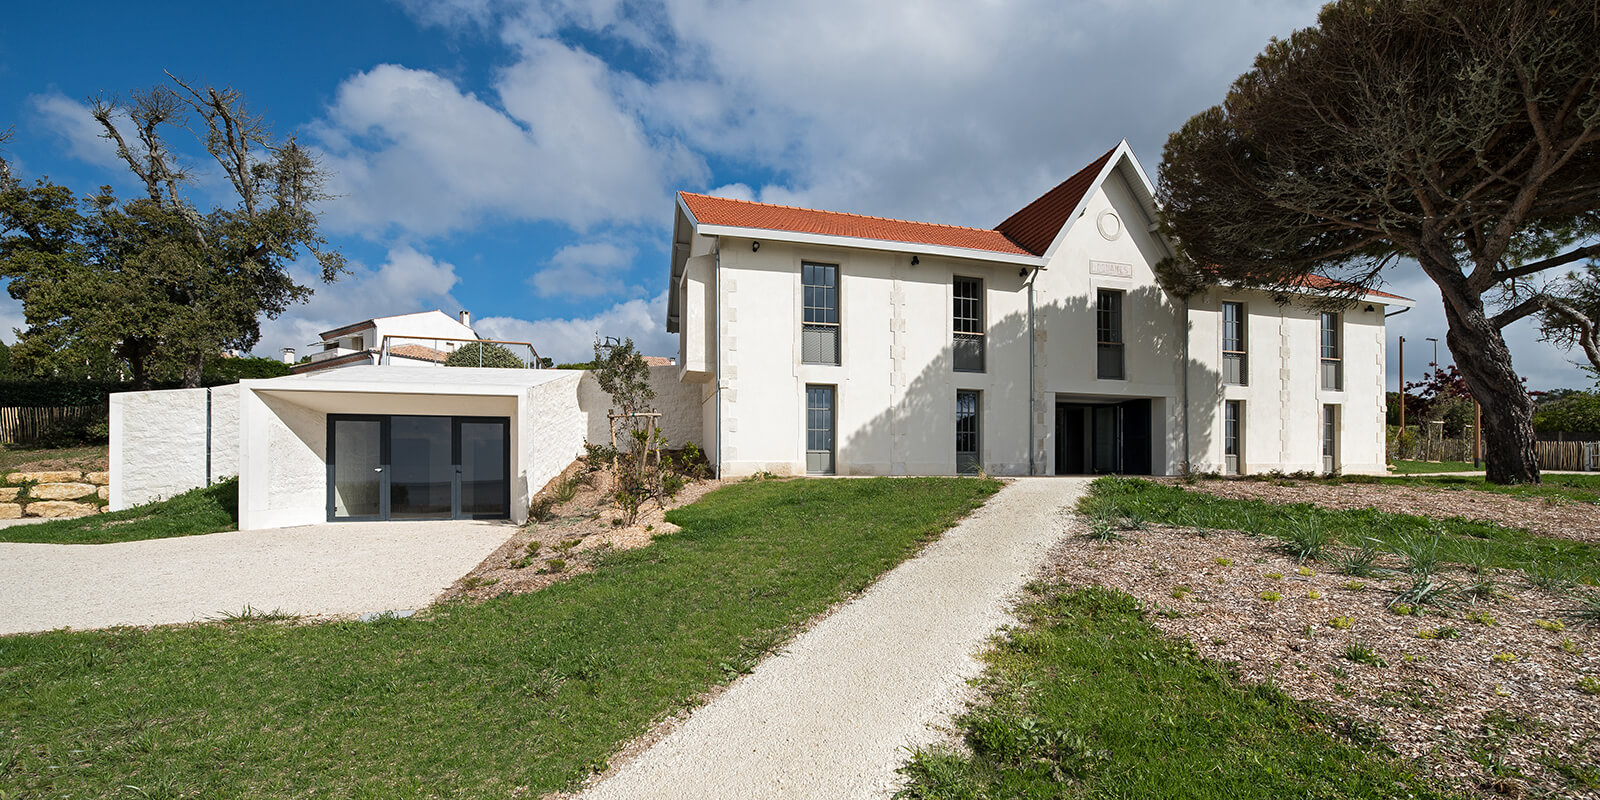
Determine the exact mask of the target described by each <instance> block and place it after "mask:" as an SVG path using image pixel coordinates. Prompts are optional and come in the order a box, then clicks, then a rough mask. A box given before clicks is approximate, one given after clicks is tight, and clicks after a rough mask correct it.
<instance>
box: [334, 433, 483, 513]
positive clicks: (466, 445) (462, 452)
mask: <svg viewBox="0 0 1600 800" xmlns="http://www.w3.org/2000/svg"><path fill="white" fill-rule="evenodd" d="M510 467H511V446H510V420H508V419H506V418H504V417H435V416H422V415H395V416H385V415H351V414H331V415H329V417H328V519H330V520H359V519H376V520H385V519H503V518H505V517H509V516H510V515H511V513H510V512H511V469H510Z"/></svg>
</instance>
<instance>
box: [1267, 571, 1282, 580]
mask: <svg viewBox="0 0 1600 800" xmlns="http://www.w3.org/2000/svg"><path fill="white" fill-rule="evenodd" d="M1267 580H1273V581H1281V580H1283V574H1282V573H1279V572H1269V573H1267Z"/></svg>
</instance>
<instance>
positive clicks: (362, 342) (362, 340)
mask: <svg viewBox="0 0 1600 800" xmlns="http://www.w3.org/2000/svg"><path fill="white" fill-rule="evenodd" d="M366 347H367V339H366V337H365V336H352V337H350V349H351V350H365V349H366Z"/></svg>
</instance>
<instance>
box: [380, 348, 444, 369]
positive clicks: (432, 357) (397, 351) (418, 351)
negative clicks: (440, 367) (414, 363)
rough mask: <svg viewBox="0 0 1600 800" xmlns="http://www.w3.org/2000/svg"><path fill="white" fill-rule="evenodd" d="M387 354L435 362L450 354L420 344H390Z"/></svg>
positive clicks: (441, 360)
mask: <svg viewBox="0 0 1600 800" xmlns="http://www.w3.org/2000/svg"><path fill="white" fill-rule="evenodd" d="M389 355H391V356H400V357H401V358H415V359H418V360H420V361H432V362H434V363H436V364H437V363H441V362H443V361H444V360H445V359H446V358H449V357H450V354H449V353H446V352H445V351H443V350H435V349H433V348H431V347H424V346H422V345H420V344H397V345H391V346H390V347H389Z"/></svg>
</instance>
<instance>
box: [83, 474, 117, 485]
mask: <svg viewBox="0 0 1600 800" xmlns="http://www.w3.org/2000/svg"><path fill="white" fill-rule="evenodd" d="M83 479H84V480H86V481H88V482H90V483H92V484H94V485H96V486H106V485H108V484H110V483H111V473H109V472H85V473H83Z"/></svg>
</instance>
